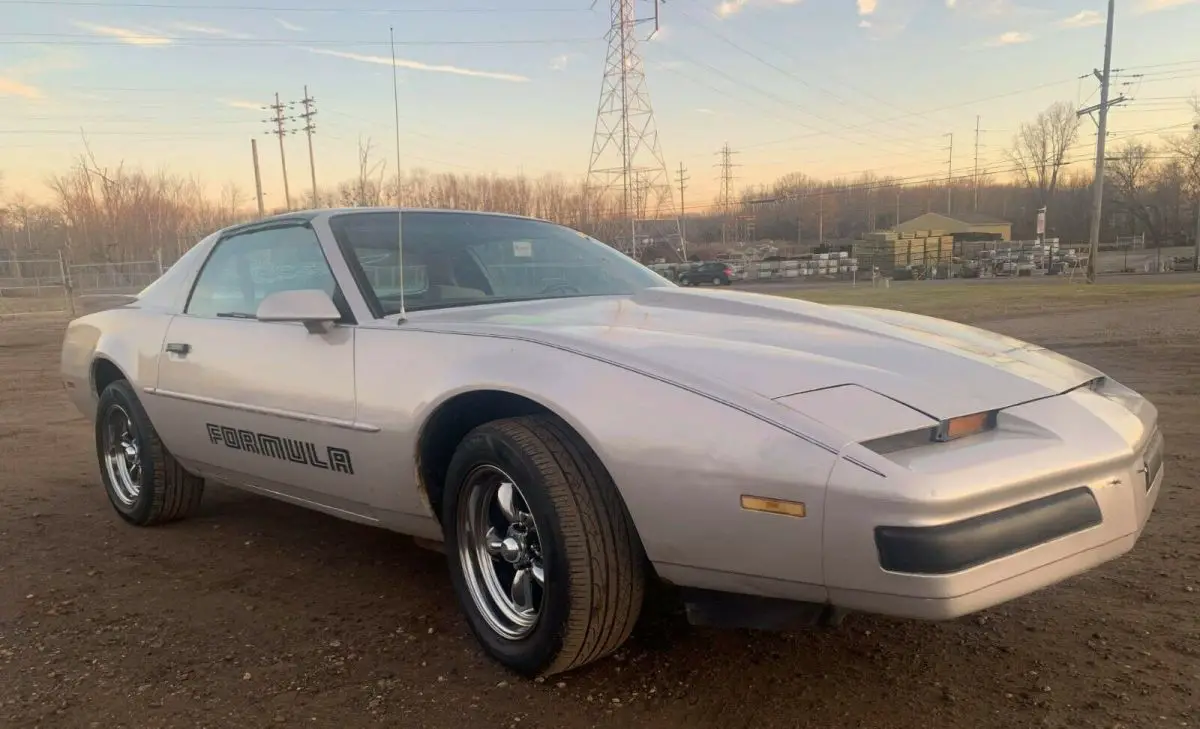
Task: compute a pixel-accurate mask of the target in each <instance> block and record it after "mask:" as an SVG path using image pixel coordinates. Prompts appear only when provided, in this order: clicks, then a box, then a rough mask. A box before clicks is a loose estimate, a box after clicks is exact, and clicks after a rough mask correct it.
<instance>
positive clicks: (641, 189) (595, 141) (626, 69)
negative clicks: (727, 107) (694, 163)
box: [584, 0, 679, 257]
mask: <svg viewBox="0 0 1200 729" xmlns="http://www.w3.org/2000/svg"><path fill="white" fill-rule="evenodd" d="M652 1H653V2H654V17H653V18H645V19H638V18H637V17H636V14H635V12H634V2H635V0H611V24H610V26H609V30H608V33H607V35H606V36H605V37H606V39H607V40H608V56H607V59H606V60H605V63H604V79H603V81H602V83H601V85H600V104H599V106H598V108H597V110H596V127H595V132H594V134H593V138H592V152H591V157H590V159H589V161H588V172H587V181H586V182H585V187H584V196H585V199H586V200H585V206H586V208H585V215H586V216H587V218H588V220H589V223H591V224H592V225H593V226H596V225H597V223H598V222H599V220H600V219H601V218H604V217H611V213H612V212H613V210H612V207H611V206H612V204H613V203H616V205H617V211H619V215H620V218H621V220H622V221H624V224H623V225H622V226H621V227H624V228H626V231H625V232H624V233H619V232H618V233H616V234H615V235H612V236H611V237H609V239H610V240H611V241H613V242H614V245H615V246H616V247H617V248H620V249H622V250H624V251H625V252H626V253H628V254H630V255H632V256H634V257H636V256H637V253H638V241H639V238H642V239H649V240H655V239H658V240H659V241H662V242H666V243H667V244H668V246H667V247H668V248H670V249H672V250H674V249H675V248H676V245H677V243H676V241H678V240H679V219H678V218H677V217H675V196H674V193H673V192H672V189H671V177H670V173H668V172H667V164H666V161H665V159H664V157H663V153H662V148H661V146H660V145H659V140H658V128H657V126H656V125H655V122H654V110H653V109H652V108H651V106H650V92H649V90H648V89H647V87H646V71H645V68H644V67H643V64H642V57H641V53H640V52H639V51H638V43H639V42H640V40H639V39H638V37H637V35H636V34H635V32H634V31H635V30H636V26H637V25H638V24H639V23H644V22H653V23H654V30H655V32H657V30H658V0H652ZM653 35H654V34H653V33H651V34H650V37H653ZM647 40H648V38H647Z"/></svg>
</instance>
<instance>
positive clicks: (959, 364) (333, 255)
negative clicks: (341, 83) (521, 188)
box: [61, 209, 1163, 676]
mask: <svg viewBox="0 0 1200 729" xmlns="http://www.w3.org/2000/svg"><path fill="white" fill-rule="evenodd" d="M61 370H62V377H63V383H64V387H65V389H66V392H67V393H68V395H69V397H70V398H71V400H72V401H73V403H74V404H75V406H77V407H78V408H79V410H81V411H82V412H83V413H84V414H85V415H87V416H88V417H89V418H91V419H92V420H93V422H94V424H95V444H96V454H97V459H98V464H99V470H100V476H101V479H102V481H103V485H104V488H105V491H106V493H107V496H108V499H109V501H110V503H111V505H112V507H113V508H114V509H115V511H116V513H117V514H118V515H119V516H120V517H121V518H123V519H124V520H125V521H127V522H129V523H131V524H134V525H138V526H149V525H155V524H161V523H164V522H168V521H171V520H175V519H179V518H182V517H186V516H188V515H191V514H194V513H196V511H197V509H198V506H199V504H200V501H201V496H202V493H203V489H204V485H205V483H206V482H208V481H213V482H218V483H222V484H227V485H231V486H234V487H238V488H243V489H248V490H250V491H253V492H257V493H259V494H264V495H267V496H269V497H274V498H278V499H282V500H284V501H287V502H291V503H293V504H297V505H300V506H302V507H307V508H311V509H316V510H319V511H322V512H325V513H328V514H331V515H333V516H336V517H340V518H344V519H349V520H353V521H357V522H362V523H365V524H371V525H376V526H379V527H382V528H386V529H390V530H393V531H396V532H400V533H404V534H408V535H412V536H414V537H416V538H417V539H418V540H421V541H423V542H424V543H425V544H426V546H430V544H431V542H436V543H438V544H436V545H434V546H436V547H437V548H438V549H440V550H441V551H443V552H444V553H445V554H446V558H447V563H448V567H449V572H450V576H451V580H452V582H453V586H454V589H455V593H456V595H457V600H458V603H459V607H460V608H461V611H462V612H463V613H464V615H465V618H466V622H467V624H468V626H469V628H470V630H471V632H472V633H473V634H474V636H475V637H476V639H477V640H478V641H479V643H480V644H481V645H482V647H483V648H484V650H485V651H486V652H487V654H489V655H490V656H491V657H493V658H494V659H496V660H497V661H499V662H500V663H502V664H503V665H505V666H507V667H509V668H510V669H512V670H514V671H516V672H519V673H522V674H525V675H529V676H536V675H549V674H553V673H556V672H560V671H565V670H569V669H572V668H575V667H578V666H581V665H583V664H585V663H588V662H591V661H594V660H596V659H599V658H601V657H603V656H605V655H607V654H610V653H612V652H613V651H615V650H616V649H617V648H618V646H620V645H621V644H622V643H623V642H624V641H625V640H626V639H627V637H628V636H629V635H630V631H631V629H632V628H633V625H634V623H635V621H636V620H637V618H638V615H639V611H640V609H641V606H642V601H643V595H644V591H645V589H646V587H647V583H648V582H649V581H651V580H657V581H661V582H664V583H667V584H670V585H674V586H675V587H676V590H677V592H678V594H680V595H681V596H682V600H683V601H684V604H685V605H686V614H687V615H688V618H689V619H690V620H691V621H692V622H693V623H696V624H704V625H716V626H723V627H743V628H760V629H788V628H791V627H793V626H799V625H828V624H836V623H837V622H838V621H839V620H840V619H841V617H842V616H843V615H845V614H846V613H847V612H851V611H860V612H870V613H878V614H885V615H891V616H899V617H906V618H912V619H930V620H944V619H950V618H954V617H957V616H961V615H964V614H968V613H972V612H975V611H979V610H982V609H985V608H988V607H991V606H994V605H997V604H999V603H1003V602H1006V601H1009V600H1011V599H1013V598H1017V597H1019V596H1022V595H1026V594H1028V593H1030V592H1033V591H1035V590H1039V589H1041V588H1044V587H1046V586H1049V585H1051V584H1054V583H1057V582H1059V581H1061V580H1063V579H1065V578H1067V577H1069V576H1072V575H1076V574H1078V573H1080V572H1083V571H1085V570H1088V569H1090V568H1093V567H1095V566H1097V565H1099V564H1101V563H1104V562H1106V561H1108V560H1111V559H1113V558H1116V557H1118V556H1119V555H1121V554H1123V553H1125V552H1126V551H1127V550H1129V549H1131V548H1132V547H1133V545H1134V543H1135V542H1136V541H1137V539H1138V538H1139V536H1140V534H1141V532H1142V529H1143V527H1144V525H1145V524H1146V521H1147V518H1148V517H1149V514H1150V512H1151V510H1152V508H1153V506H1154V503H1155V501H1156V499H1157V498H1158V495H1159V491H1160V488H1161V483H1162V478H1163V476H1162V461H1163V458H1162V448H1163V440H1162V435H1161V434H1160V432H1159V429H1158V426H1157V420H1158V413H1157V410H1156V408H1155V407H1154V405H1152V404H1151V403H1150V402H1148V401H1147V400H1146V399H1145V398H1143V397H1142V396H1140V395H1139V394H1138V393H1136V392H1134V391H1132V390H1130V389H1129V388H1127V387H1125V386H1123V385H1121V384H1120V383H1119V382H1116V381H1115V380H1113V379H1112V378H1110V377H1107V376H1105V375H1104V374H1103V373H1101V372H1099V371H1097V370H1095V369H1093V368H1092V367H1089V366H1087V365H1084V364H1081V363H1079V362H1076V361H1073V360H1071V359H1068V358H1066V357H1063V356H1061V355H1058V354H1056V353H1053V352H1051V351H1047V350H1046V349H1044V348H1041V347H1037V346H1033V345H1030V344H1027V343H1024V342H1021V341H1017V340H1014V339H1010V338H1008V337H1004V336H1000V335H997V334H993V333H990V332H987V331H984V330H981V329H978V328H973V327H968V326H964V325H960V324H956V323H952V322H948V321H944V320H940V319H936V318H930V317H925V316H918V315H914V314H910V313H903V312H898V311H889V310H883V309H876V308H866V307H850V306H826V305H820V304H815V303H810V302H805V301H800V300H794V299H789V298H782V297H775V296H768V295H758V294H753V293H747V292H741V291H728V290H712V289H709V290H700V289H694V288H683V287H679V286H676V285H675V284H673V283H671V282H670V281H668V280H666V279H664V278H662V277H660V276H658V275H657V274H656V273H654V272H652V271H651V270H649V269H648V268H646V267H644V266H642V265H641V264H639V263H637V262H635V261H634V260H632V259H630V258H628V257H626V256H625V255H623V254H621V253H619V252H617V251H615V250H614V249H612V248H610V247H608V246H606V245H605V244H603V243H601V242H599V241H596V240H594V239H592V238H590V237H587V236H585V235H583V234H581V233H578V232H576V231H574V230H571V229H569V228H566V227H562V226H559V225H556V224H552V223H548V222H545V221H540V220H534V219H529V218H523V217H515V216H508V215H499V214H483V213H468V212H459V211H442V210H397V209H349V210H322V211H310V212H300V213H289V214H284V215H280V216H276V217H272V218H268V219H266V220H262V221H257V222H254V223H251V224H247V225H240V226H235V227H231V228H227V229H224V230H221V231H218V232H216V233H214V234H212V235H210V236H208V237H206V238H205V239H203V240H202V241H200V242H199V243H198V244H197V245H195V246H194V247H193V248H191V249H190V250H189V251H188V252H187V253H186V254H185V255H184V256H183V257H182V258H181V259H180V260H179V261H178V262H177V263H176V264H175V265H173V266H172V267H171V268H170V269H169V270H167V271H166V273H165V274H163V275H162V276H161V277H160V278H159V279H158V280H157V281H155V282H154V283H152V284H151V285H150V286H149V287H147V288H146V289H145V290H143V291H142V292H141V293H140V294H139V295H137V296H136V297H134V298H132V300H131V301H129V302H128V303H125V304H123V305H120V306H117V307H115V308H111V309H108V310H104V311H98V312H94V313H90V314H87V315H85V316H82V317H80V318H77V319H75V320H74V321H72V322H71V323H70V325H69V327H68V329H67V331H66V334H65V339H64V342H63V346H62V365H61Z"/></svg>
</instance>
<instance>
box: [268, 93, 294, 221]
mask: <svg viewBox="0 0 1200 729" xmlns="http://www.w3.org/2000/svg"><path fill="white" fill-rule="evenodd" d="M268 108H269V109H273V110H274V111H275V118H274V119H270V120H269V121H270V122H272V123H273V124H274V125H275V129H274V131H270V132H267V134H274V135H275V136H277V137H279V164H280V165H281V166H282V167H283V199H284V202H285V204H286V205H287V209H288V210H291V209H292V192H291V189H290V188H289V187H288V176H287V157H286V156H285V155H284V152H283V137H284V135H285V134H287V133H288V130H287V129H285V128H284V126H283V122H284V119H285V117H284V116H283V104H281V103H279V93H278V92H276V94H275V103H274V104H271V105H270V106H269V107H268Z"/></svg>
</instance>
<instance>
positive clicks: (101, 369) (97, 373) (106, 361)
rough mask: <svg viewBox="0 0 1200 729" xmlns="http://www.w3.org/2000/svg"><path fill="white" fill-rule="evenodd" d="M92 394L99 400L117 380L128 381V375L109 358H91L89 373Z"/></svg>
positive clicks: (97, 356)
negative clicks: (105, 389)
mask: <svg viewBox="0 0 1200 729" xmlns="http://www.w3.org/2000/svg"><path fill="white" fill-rule="evenodd" d="M90 375H91V376H90V379H91V385H92V393H93V394H94V395H95V396H96V397H97V398H99V397H100V395H101V394H102V393H103V392H104V388H106V387H108V386H109V385H111V384H112V383H114V382H116V381H117V380H129V375H128V374H126V373H125V371H124V370H123V369H121V367H120V366H119V365H118V364H117V363H116V362H113V361H112V359H110V358H109V357H107V356H105V355H102V354H98V355H96V356H95V357H93V358H92V366H91V373H90Z"/></svg>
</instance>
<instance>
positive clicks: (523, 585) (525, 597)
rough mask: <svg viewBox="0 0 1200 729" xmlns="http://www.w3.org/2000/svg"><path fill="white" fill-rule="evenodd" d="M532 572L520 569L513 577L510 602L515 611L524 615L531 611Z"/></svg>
mask: <svg viewBox="0 0 1200 729" xmlns="http://www.w3.org/2000/svg"><path fill="white" fill-rule="evenodd" d="M532 572H533V570H531V569H520V570H517V573H516V574H515V575H513V582H512V601H513V605H515V606H516V608H517V610H519V611H521V612H523V613H526V612H531V611H532V610H533V576H532Z"/></svg>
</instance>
